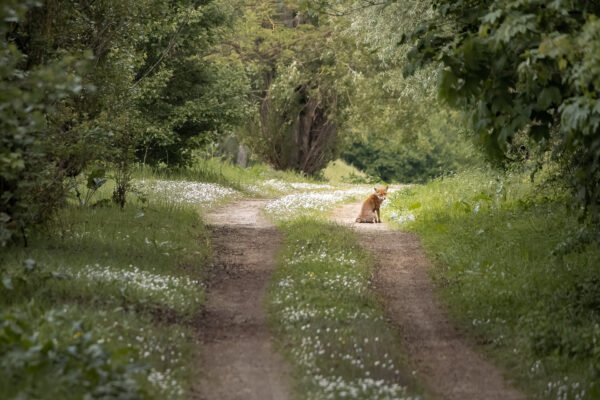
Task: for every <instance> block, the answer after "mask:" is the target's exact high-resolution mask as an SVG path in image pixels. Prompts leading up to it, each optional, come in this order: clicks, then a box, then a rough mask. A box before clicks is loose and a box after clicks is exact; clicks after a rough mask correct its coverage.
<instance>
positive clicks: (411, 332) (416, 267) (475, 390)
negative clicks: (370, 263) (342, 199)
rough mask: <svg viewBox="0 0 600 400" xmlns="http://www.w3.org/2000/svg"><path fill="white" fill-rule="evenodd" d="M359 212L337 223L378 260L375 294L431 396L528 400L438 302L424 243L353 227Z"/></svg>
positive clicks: (350, 208)
mask: <svg viewBox="0 0 600 400" xmlns="http://www.w3.org/2000/svg"><path fill="white" fill-rule="evenodd" d="M359 209H360V204H351V205H345V206H343V207H340V208H339V209H338V210H336V211H335V212H334V214H333V216H332V219H333V220H334V221H335V222H337V223H340V224H343V225H347V226H351V227H352V228H353V229H355V230H356V231H357V233H358V234H359V235H360V237H361V240H360V242H361V245H362V246H363V248H365V249H366V250H367V251H369V252H370V253H371V254H373V257H374V259H375V264H376V265H375V273H374V277H373V288H374V290H375V291H376V292H377V294H378V295H379V296H380V298H381V300H382V302H383V306H384V310H385V314H386V316H387V317H388V319H389V320H390V321H391V323H392V324H394V325H395V326H397V327H398V330H399V331H400V333H401V337H402V338H403V343H402V346H403V348H404V349H405V352H406V354H407V356H408V358H409V360H410V361H409V362H410V365H409V367H411V368H412V369H413V370H414V371H415V372H416V378H417V380H418V381H420V382H422V383H423V384H424V385H425V387H426V388H427V391H428V393H430V394H431V395H432V396H433V397H435V398H439V399H449V400H484V399H485V400H517V399H518V400H521V399H525V396H524V395H523V394H522V393H520V392H519V391H517V390H516V389H514V388H513V387H512V386H511V385H510V382H508V381H507V380H506V379H505V378H504V377H503V375H502V373H501V372H500V370H499V369H498V368H496V367H495V366H494V365H492V364H491V363H490V362H488V361H487V360H486V359H485V358H484V357H482V356H481V355H480V354H479V353H478V352H477V351H475V350H474V347H476V346H475V345H474V344H473V343H469V341H468V340H467V339H466V337H465V336H464V335H463V334H462V333H461V332H459V331H458V330H457V329H456V328H455V327H454V325H453V324H452V323H451V321H450V319H449V318H448V315H447V312H446V310H445V308H444V307H443V305H442V304H440V302H439V301H438V300H437V295H436V293H435V288H434V286H433V284H432V282H431V279H430V277H429V275H428V271H429V269H430V268H431V264H430V262H429V260H428V259H427V257H426V255H425V252H424V251H423V248H422V246H421V243H420V240H419V238H418V237H417V236H416V235H414V234H411V233H406V232H400V231H395V230H392V229H390V228H389V227H388V226H387V225H386V224H354V223H353V220H354V217H356V215H355V214H356V212H357V210H359Z"/></svg>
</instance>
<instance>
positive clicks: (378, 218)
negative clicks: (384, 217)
mask: <svg viewBox="0 0 600 400" xmlns="http://www.w3.org/2000/svg"><path fill="white" fill-rule="evenodd" d="M375 212H376V213H377V218H375V222H381V213H380V211H379V208H378V209H377V210H375Z"/></svg>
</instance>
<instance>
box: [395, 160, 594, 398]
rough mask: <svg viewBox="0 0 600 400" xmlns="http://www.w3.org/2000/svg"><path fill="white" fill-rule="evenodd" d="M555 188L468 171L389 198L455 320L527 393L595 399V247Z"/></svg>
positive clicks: (510, 176)
mask: <svg viewBox="0 0 600 400" xmlns="http://www.w3.org/2000/svg"><path fill="white" fill-rule="evenodd" d="M564 196H565V195H564V193H563V192H561V191H557V190H552V191H551V190H550V189H549V188H548V187H545V186H544V185H543V184H538V183H532V182H531V181H530V180H529V177H528V176H524V175H521V174H518V173H512V174H511V173H508V174H504V173H495V172H489V171H488V172H483V171H471V172H468V173H464V174H459V175H457V176H454V177H450V178H443V179H438V180H435V181H433V182H431V183H429V184H427V185H424V186H415V187H412V188H410V189H408V190H405V191H402V192H399V193H398V194H396V195H394V196H392V198H391V200H390V205H389V207H387V208H386V213H387V215H388V218H390V219H392V220H396V221H398V223H400V224H401V225H402V226H403V228H404V229H409V230H413V231H416V232H418V233H419V234H420V236H421V237H422V239H423V242H424V245H425V247H426V249H427V251H428V253H429V254H430V255H431V256H432V257H433V258H434V260H435V261H436V263H435V268H434V270H433V277H434V279H435V280H436V282H437V283H438V285H439V287H440V290H441V294H442V296H443V298H444V300H445V301H446V302H447V303H448V304H449V306H450V310H451V312H452V313H453V316H454V317H455V318H456V319H457V321H458V322H459V323H460V324H461V325H462V326H464V327H467V328H468V330H469V331H470V332H471V333H472V334H473V336H474V338H476V339H477V340H478V341H479V342H480V343H481V344H483V345H484V348H485V349H487V350H489V351H490V352H491V354H492V355H493V356H494V357H496V359H497V360H498V361H499V362H500V363H501V364H502V365H503V366H504V367H505V368H506V369H507V370H508V371H509V372H510V373H511V375H512V376H514V377H515V378H516V379H517V380H518V381H519V383H520V384H521V386H522V387H523V388H524V389H525V390H526V391H527V392H528V393H530V394H531V396H532V397H533V398H540V399H565V400H566V399H598V398H600V385H599V384H598V382H600V249H599V248H598V247H596V246H593V245H590V244H588V245H583V246H580V248H579V249H576V248H574V247H573V246H571V245H570V244H572V243H574V240H573V239H574V237H577V236H578V235H579V234H580V232H581V230H582V226H581V224H580V223H578V221H577V216H576V215H574V213H572V212H570V211H569V210H568V209H567V208H566V207H565V206H564V204H565V201H564V200H565V197H564Z"/></svg>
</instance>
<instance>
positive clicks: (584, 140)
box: [405, 0, 600, 216]
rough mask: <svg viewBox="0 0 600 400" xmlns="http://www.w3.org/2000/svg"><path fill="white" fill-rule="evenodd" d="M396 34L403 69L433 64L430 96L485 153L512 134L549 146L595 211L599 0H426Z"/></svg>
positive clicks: (599, 191)
mask: <svg viewBox="0 0 600 400" xmlns="http://www.w3.org/2000/svg"><path fill="white" fill-rule="evenodd" d="M433 10H434V13H433V14H432V15H431V18H429V19H428V20H427V21H425V22H424V23H423V24H421V25H420V26H419V27H418V28H417V29H415V30H414V31H413V32H412V34H410V35H407V36H406V37H405V39H406V40H407V42H408V43H410V44H411V45H412V46H413V49H412V51H411V54H410V55H409V56H410V60H411V63H410V64H408V65H407V68H406V72H407V73H408V74H410V73H413V72H414V71H415V70H416V69H418V68H421V67H422V66H424V65H430V64H431V63H441V65H442V66H443V70H442V74H441V80H440V85H439V93H440V95H441V97H442V98H443V99H444V100H446V101H447V102H448V103H449V104H451V105H453V106H455V107H459V108H461V109H463V110H465V112H467V113H468V114H469V115H470V116H471V127H472V128H473V131H474V133H475V134H476V135H477V138H478V140H479V141H480V143H482V144H483V145H484V146H485V147H486V149H487V150H488V153H489V154H492V155H494V156H495V157H496V158H501V157H505V156H506V154H507V153H508V152H509V151H510V145H511V143H512V142H513V141H514V140H515V138H516V137H518V136H519V135H525V136H526V137H527V138H529V139H531V140H532V141H534V142H536V143H538V144H540V145H541V147H542V148H543V149H544V150H546V151H550V152H551V153H552V155H553V156H554V159H555V160H558V161H559V162H560V163H561V164H562V166H563V176H564V177H565V178H566V179H567V180H568V181H569V183H570V184H571V187H572V189H573V193H574V194H575V197H576V198H577V199H578V200H579V204H581V205H582V206H583V207H584V208H585V209H587V210H588V211H590V212H591V214H592V215H596V216H600V99H599V97H600V51H599V50H600V40H599V39H600V21H599V19H598V16H599V15H600V2H598V1H588V2H577V1H560V2H559V1H543V0H528V1H516V0H514V1H495V0H494V1H493V0H488V1H479V2H473V1H470V0H469V1H467V0H460V1H450V0H435V1H433Z"/></svg>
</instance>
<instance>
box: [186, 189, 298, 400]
mask: <svg viewBox="0 0 600 400" xmlns="http://www.w3.org/2000/svg"><path fill="white" fill-rule="evenodd" d="M264 204H265V202H264V201H260V200H244V201H239V202H236V203H233V204H230V205H228V206H226V207H224V208H221V209H219V210H215V211H213V212H212V213H210V214H208V215H207V216H206V218H207V221H208V224H209V229H210V231H211V236H212V242H213V246H214V247H213V249H214V253H213V254H214V263H213V264H214V265H213V266H212V268H211V270H210V276H209V279H208V289H207V301H206V307H205V310H204V312H203V315H202V316H201V317H200V318H199V323H198V325H199V327H198V330H199V333H200V340H201V342H202V350H201V351H202V357H201V360H200V362H199V365H198V370H199V371H200V372H199V374H200V375H201V376H200V377H199V379H198V381H197V382H196V383H195V385H194V388H193V390H192V398H194V399H201V400H234V399H235V400H286V399H288V398H289V397H290V396H289V387H290V384H289V372H288V369H287V366H286V364H285V362H284V360H283V359H282V358H281V356H280V355H279V354H277V353H276V352H275V350H274V349H273V346H272V344H271V343H272V340H271V334H270V333H269V330H268V326H267V317H266V313H265V310H264V305H265V294H266V290H267V286H268V283H269V279H270V277H271V273H272V271H273V269H274V268H275V254H276V251H277V248H278V247H279V244H280V241H281V238H280V235H279V233H278V232H277V231H276V229H275V228H274V227H273V226H272V225H271V224H270V223H269V222H268V221H267V220H266V219H265V218H263V217H262V215H261V211H260V210H261V209H262V207H263V206H264Z"/></svg>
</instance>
